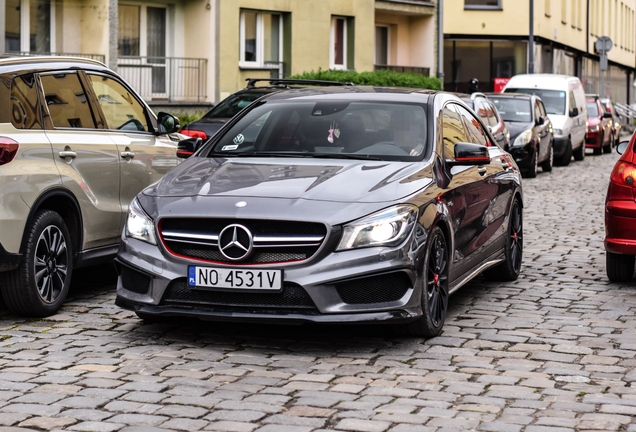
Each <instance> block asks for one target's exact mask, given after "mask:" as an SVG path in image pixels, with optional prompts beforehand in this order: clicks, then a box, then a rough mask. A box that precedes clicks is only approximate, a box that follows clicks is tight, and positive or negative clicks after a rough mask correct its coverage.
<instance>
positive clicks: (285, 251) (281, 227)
mask: <svg viewBox="0 0 636 432" xmlns="http://www.w3.org/2000/svg"><path fill="white" fill-rule="evenodd" d="M233 224H234V225H241V226H244V227H245V228H247V229H248V230H249V231H250V233H251V235H252V237H253V246H254V249H253V252H252V253H251V254H250V255H249V256H247V257H246V258H244V259H242V260H238V261H232V260H230V259H228V258H226V257H225V256H224V255H223V254H222V253H221V252H220V250H219V246H218V242H219V235H220V233H221V232H222V231H223V229H224V228H226V227H227V226H228V225H233ZM159 231H160V234H161V239H162V240H163V243H164V245H165V246H166V249H167V250H168V252H170V253H171V254H173V255H178V256H182V257H185V258H191V259H196V260H205V261H212V262H219V263H229V262H232V263H240V264H265V263H285V262H292V261H303V260H306V259H308V258H310V257H311V256H313V255H314V254H315V253H316V251H317V250H318V249H319V248H320V246H321V245H322V242H323V241H324V238H325V235H326V234H327V228H326V227H325V226H324V225H323V224H320V223H311V222H297V221H273V220H251V219H212V218H178V219H177V218H166V219H163V220H162V221H161V223H160V227H159ZM226 232H227V231H226Z"/></svg>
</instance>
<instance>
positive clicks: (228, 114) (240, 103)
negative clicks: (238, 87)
mask: <svg viewBox="0 0 636 432" xmlns="http://www.w3.org/2000/svg"><path fill="white" fill-rule="evenodd" d="M266 94H267V93H260V92H258V93H256V92H254V93H240V94H233V95H230V96H228V97H226V98H225V99H223V100H222V101H221V102H219V104H218V105H217V106H215V107H214V108H212V109H211V110H210V111H208V113H207V114H206V115H204V116H203V118H232V117H234V116H235V115H236V114H237V113H238V112H239V111H240V110H242V109H243V108H245V107H246V106H248V105H249V104H251V103H252V102H254V101H255V100H256V99H258V98H259V97H261V96H263V95H266Z"/></svg>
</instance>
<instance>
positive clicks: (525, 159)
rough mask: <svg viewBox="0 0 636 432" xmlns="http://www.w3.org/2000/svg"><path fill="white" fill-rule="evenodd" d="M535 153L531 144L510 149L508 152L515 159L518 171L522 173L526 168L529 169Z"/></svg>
mask: <svg viewBox="0 0 636 432" xmlns="http://www.w3.org/2000/svg"><path fill="white" fill-rule="evenodd" d="M535 152H536V150H535V147H534V144H533V143H527V144H524V145H523V146H518V147H510V150H508V153H510V154H511V155H512V157H513V158H514V159H515V162H516V163H517V166H518V167H519V170H520V171H522V172H525V171H527V170H528V168H530V164H531V163H532V158H533V157H534V154H535Z"/></svg>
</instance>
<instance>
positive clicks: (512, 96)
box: [486, 93, 538, 99]
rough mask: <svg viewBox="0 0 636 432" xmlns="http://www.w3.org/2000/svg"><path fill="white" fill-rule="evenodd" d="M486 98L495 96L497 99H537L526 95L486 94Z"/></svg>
mask: <svg viewBox="0 0 636 432" xmlns="http://www.w3.org/2000/svg"><path fill="white" fill-rule="evenodd" d="M486 95H487V96H489V97H490V96H495V97H498V98H502V97H504V98H511V99H512V98H514V99H532V98H538V96H537V95H532V94H527V93H486Z"/></svg>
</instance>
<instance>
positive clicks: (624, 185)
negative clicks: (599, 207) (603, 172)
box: [607, 160, 636, 201]
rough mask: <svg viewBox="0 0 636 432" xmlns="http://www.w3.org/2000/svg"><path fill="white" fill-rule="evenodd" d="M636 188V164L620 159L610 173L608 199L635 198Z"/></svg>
mask: <svg viewBox="0 0 636 432" xmlns="http://www.w3.org/2000/svg"><path fill="white" fill-rule="evenodd" d="M635 188H636V165H633V164H631V163H629V162H625V161H621V160H619V161H618V162H617V163H616V165H615V166H614V169H613V170H612V174H611V175H610V186H609V190H608V191H607V200H608V201H609V200H633V199H634V194H633V190H634V189H635Z"/></svg>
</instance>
